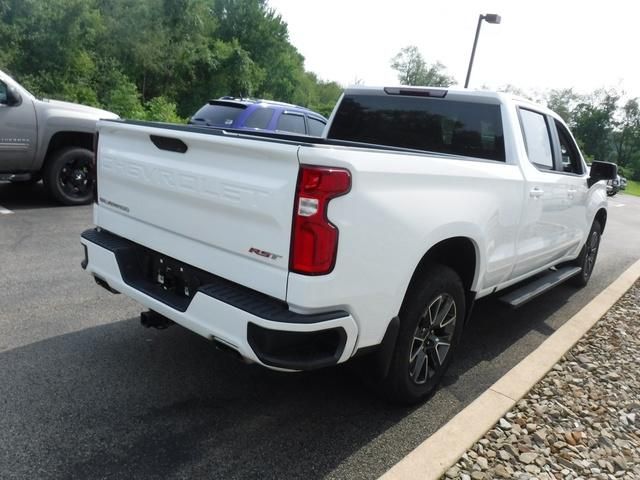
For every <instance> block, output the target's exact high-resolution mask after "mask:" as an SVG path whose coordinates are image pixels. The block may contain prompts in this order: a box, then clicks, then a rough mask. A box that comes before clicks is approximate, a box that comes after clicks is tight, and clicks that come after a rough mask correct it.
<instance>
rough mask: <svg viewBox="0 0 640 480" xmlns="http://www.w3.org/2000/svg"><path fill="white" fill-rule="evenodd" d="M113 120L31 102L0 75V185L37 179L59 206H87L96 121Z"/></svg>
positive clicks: (86, 110) (93, 111) (102, 113)
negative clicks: (42, 183) (61, 204)
mask: <svg viewBox="0 0 640 480" xmlns="http://www.w3.org/2000/svg"><path fill="white" fill-rule="evenodd" d="M116 118H118V116H117V115H116V114H114V113H111V112H108V111H106V110H101V109H99V108H92V107H87V106H85V105H78V104H75V103H68V102H59V101H56V100H40V99H37V98H35V97H34V96H33V95H32V94H31V93H29V92H28V91H27V90H26V89H25V88H24V87H22V86H21V85H20V84H18V83H17V82H16V81H15V80H13V79H12V78H11V77H10V76H9V75H7V74H6V73H4V72H3V71H1V70H0V180H9V181H11V182H16V183H17V182H26V183H29V182H37V181H39V180H40V179H42V180H43V181H44V184H45V186H46V187H47V190H48V191H49V193H50V194H51V196H52V197H53V198H55V199H56V200H58V201H59V202H61V203H63V204H65V205H79V204H83V203H88V202H90V201H91V200H92V198H93V180H92V178H91V175H89V169H90V166H91V162H92V160H93V137H94V133H95V130H96V121H97V120H100V119H116Z"/></svg>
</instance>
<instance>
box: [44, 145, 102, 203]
mask: <svg viewBox="0 0 640 480" xmlns="http://www.w3.org/2000/svg"><path fill="white" fill-rule="evenodd" d="M92 162H93V153H92V152H91V151H90V150H87V149H86V148H81V147H70V148H65V149H62V150H60V151H58V152H56V153H55V154H54V156H53V157H52V158H51V159H50V160H48V161H47V165H46V167H45V174H44V181H45V185H46V186H47V189H48V190H49V193H50V194H51V195H52V196H53V197H54V198H55V199H56V200H58V201H59V202H60V203H63V204H65V205H83V204H86V203H89V202H90V201H91V200H92V199H93V182H94V179H93V175H92V173H91V165H92Z"/></svg>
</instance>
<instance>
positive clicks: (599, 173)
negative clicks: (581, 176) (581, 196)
mask: <svg viewBox="0 0 640 480" xmlns="http://www.w3.org/2000/svg"><path fill="white" fill-rule="evenodd" d="M616 178H618V165H616V164H615V163H611V162H593V163H592V164H591V173H590V174H589V178H588V179H587V185H589V188H591V186H592V185H593V184H595V183H597V182H599V181H600V180H615V179H616Z"/></svg>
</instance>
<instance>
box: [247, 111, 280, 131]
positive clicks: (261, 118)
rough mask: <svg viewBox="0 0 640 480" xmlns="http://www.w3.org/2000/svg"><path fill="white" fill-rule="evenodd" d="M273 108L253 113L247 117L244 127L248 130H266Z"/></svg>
mask: <svg viewBox="0 0 640 480" xmlns="http://www.w3.org/2000/svg"><path fill="white" fill-rule="evenodd" d="M274 111H275V110H274V109H273V108H258V109H257V110H256V111H255V112H253V113H252V114H251V115H249V118H247V120H246V122H244V126H245V127H248V128H261V129H263V130H264V129H266V128H267V127H268V126H269V122H270V121H271V117H273V112H274Z"/></svg>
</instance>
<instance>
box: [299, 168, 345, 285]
mask: <svg viewBox="0 0 640 480" xmlns="http://www.w3.org/2000/svg"><path fill="white" fill-rule="evenodd" d="M350 189H351V174H350V173H349V171H348V170H344V169H341V168H329V167H312V166H302V167H301V168H300V173H299V174H298V185H297V189H296V199H295V204H294V211H293V234H292V238H291V255H290V268H291V271H293V272H296V273H302V274H304V275H324V274H327V273H329V272H331V270H333V266H334V264H335V261H336V254H337V252H338V229H337V228H336V226H335V225H333V224H332V223H331V222H330V221H329V219H328V218H327V207H328V205H329V201H330V200H331V199H332V198H335V197H339V196H340V195H344V194H346V193H348V192H349V190H350Z"/></svg>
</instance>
